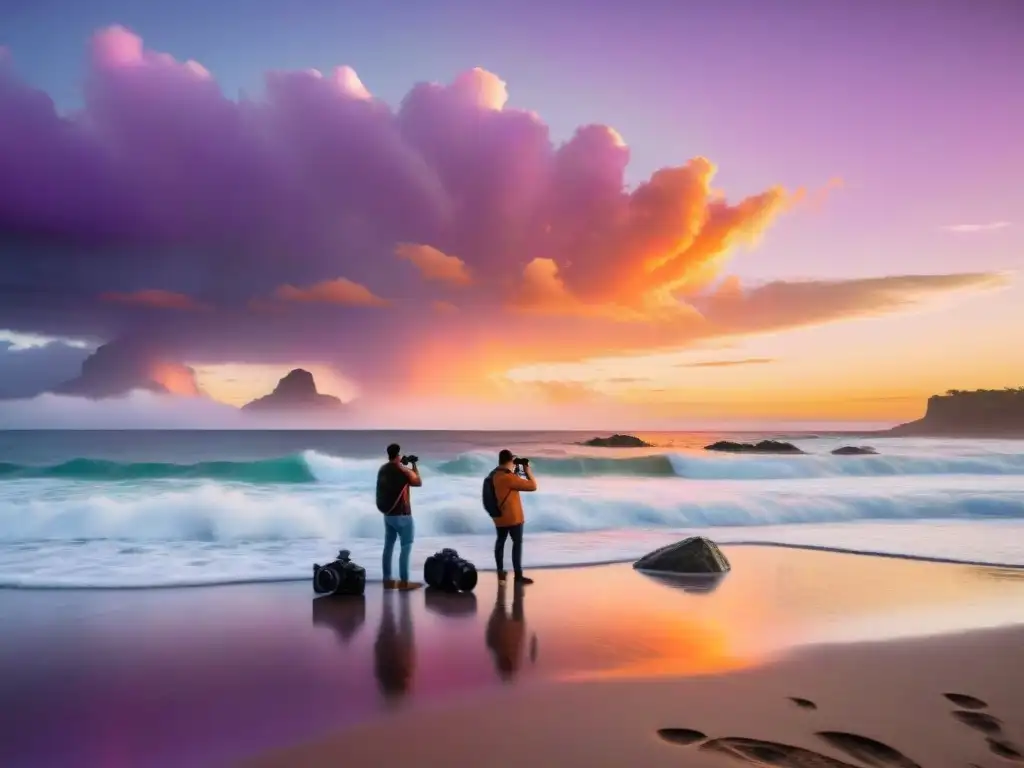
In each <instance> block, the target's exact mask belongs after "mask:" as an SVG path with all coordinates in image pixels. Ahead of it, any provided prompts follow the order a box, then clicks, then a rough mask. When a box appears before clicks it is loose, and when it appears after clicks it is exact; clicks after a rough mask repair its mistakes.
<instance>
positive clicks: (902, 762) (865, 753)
mask: <svg viewBox="0 0 1024 768" xmlns="http://www.w3.org/2000/svg"><path fill="white" fill-rule="evenodd" d="M815 736H817V737H818V738H820V739H823V740H824V741H825V742H826V743H828V744H829V745H830V746H832V747H834V748H835V749H838V750H839V751H840V752H845V753H846V754H847V755H849V756H850V757H852V758H855V759H857V760H860V761H861V762H862V763H864V764H865V765H871V766H879V768H890V766H891V768H921V766H919V765H918V764H917V763H915V762H914V761H913V760H911V759H910V758H909V757H907V756H906V755H904V754H903V753H902V752H900V751H899V750H897V749H894V748H893V747H890V746H889V745H888V744H883V743H882V742H880V741H875V740H874V739H869V738H868V737H867V736H860V735H858V734H856V733H845V732H844V731H818V732H817V733H816V734H815Z"/></svg>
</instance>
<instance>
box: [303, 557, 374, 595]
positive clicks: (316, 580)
mask: <svg viewBox="0 0 1024 768" xmlns="http://www.w3.org/2000/svg"><path fill="white" fill-rule="evenodd" d="M365 588H366V569H365V568H363V567H362V566H359V565H356V564H355V563H353V562H352V560H351V558H349V551H348V550H347V549H343V550H341V551H340V552H339V553H338V559H337V560H335V561H334V562H333V563H328V564H327V565H318V564H317V563H313V591H314V592H317V593H318V594H329V595H361V594H363V590H364V589H365Z"/></svg>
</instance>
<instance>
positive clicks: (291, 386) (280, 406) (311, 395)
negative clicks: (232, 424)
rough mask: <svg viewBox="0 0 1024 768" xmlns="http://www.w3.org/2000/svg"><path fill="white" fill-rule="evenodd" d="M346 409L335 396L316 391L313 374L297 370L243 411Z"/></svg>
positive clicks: (289, 373) (247, 404) (248, 404)
mask: <svg viewBox="0 0 1024 768" xmlns="http://www.w3.org/2000/svg"><path fill="white" fill-rule="evenodd" d="M344 407H345V405H344V403H342V402H341V400H340V399H339V398H337V397H335V396H334V395H321V394H320V393H319V392H317V391H316V382H315V381H314V380H313V374H312V373H310V372H309V371H306V370H303V369H302V368H296V369H295V370H292V371H289V372H288V374H287V375H286V376H285V377H284V378H283V379H281V380H280V381H279V382H277V386H276V387H274V391H273V392H271V393H270V394H269V395H264V396H263V397H259V398H257V399H255V400H253V401H251V402H249V403H246V404H245V405H243V406H242V410H243V411H248V412H250V413H252V412H257V413H259V412H262V413H267V412H281V411H290V412H296V411H299V412H302V411H306V412H308V411H337V410H340V409H342V408H344Z"/></svg>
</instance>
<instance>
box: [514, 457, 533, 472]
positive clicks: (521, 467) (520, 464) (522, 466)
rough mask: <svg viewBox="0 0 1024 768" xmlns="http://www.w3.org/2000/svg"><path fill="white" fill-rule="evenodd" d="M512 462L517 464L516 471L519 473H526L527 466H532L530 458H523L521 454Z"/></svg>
mask: <svg viewBox="0 0 1024 768" xmlns="http://www.w3.org/2000/svg"><path fill="white" fill-rule="evenodd" d="M512 463H513V464H514V465H515V468H516V472H517V473H518V474H520V475H526V468H527V467H528V466H530V460H529V459H523V458H520V457H519V456H516V457H515V458H514V459H512Z"/></svg>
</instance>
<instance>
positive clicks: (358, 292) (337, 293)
mask: <svg viewBox="0 0 1024 768" xmlns="http://www.w3.org/2000/svg"><path fill="white" fill-rule="evenodd" d="M274 296H275V297H276V298H278V299H280V300H281V301H300V302H307V303H314V302H315V303H320V304H344V305H346V306H350V307H383V306H387V304H388V301H387V300H386V299H382V298H381V297H380V296H377V295H376V294H374V293H373V292H372V291H371V290H370V289H369V288H367V287H366V286H365V285H361V284H359V283H354V282H352V281H351V280H348V279H346V278H344V277H339V278H337V279H335V280H324V281H323V282H320V283H315V284H314V285H311V286H309V287H308V288H296V287H294V286H292V285H282V286H281V287H280V288H278V289H277V290H276V291H274Z"/></svg>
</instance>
